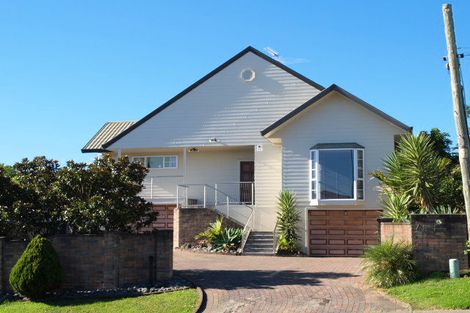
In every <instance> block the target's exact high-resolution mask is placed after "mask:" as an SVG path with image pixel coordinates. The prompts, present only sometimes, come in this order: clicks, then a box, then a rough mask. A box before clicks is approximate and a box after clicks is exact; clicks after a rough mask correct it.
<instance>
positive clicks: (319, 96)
mask: <svg viewBox="0 0 470 313" xmlns="http://www.w3.org/2000/svg"><path fill="white" fill-rule="evenodd" d="M333 91H335V92H338V93H339V94H341V95H343V96H345V97H346V98H349V99H351V100H353V101H355V102H357V103H358V104H360V105H362V106H363V107H364V108H366V109H368V110H370V111H372V112H374V113H375V114H377V115H379V116H381V117H382V118H384V119H385V120H387V121H388V122H390V123H392V124H394V125H395V126H398V127H400V128H402V129H404V130H406V131H412V129H413V128H412V127H411V126H408V125H406V124H404V123H402V122H400V121H399V120H397V119H395V118H393V117H391V116H390V115H388V114H386V113H384V112H382V111H381V110H379V109H377V108H376V107H374V106H373V105H371V104H369V103H367V102H365V101H364V100H362V99H360V98H358V97H356V96H355V95H353V94H352V93H350V92H348V91H346V90H344V89H343V88H341V87H339V86H338V85H336V84H332V85H331V86H329V87H328V88H326V89H324V90H322V91H321V92H320V93H319V94H317V95H316V96H315V97H313V98H312V99H310V100H308V101H307V102H305V103H304V104H302V105H301V106H300V107H298V108H297V109H295V110H293V111H291V112H290V113H288V114H287V115H286V116H284V117H283V118H281V119H279V120H278V121H276V122H274V123H273V124H271V125H270V126H268V127H266V128H265V129H264V130H262V131H261V135H262V136H266V135H268V134H269V133H271V132H273V131H275V130H276V129H277V128H278V127H279V126H281V125H283V124H284V123H286V122H287V121H289V120H290V119H292V118H293V117H295V116H296V115H298V114H300V113H301V112H303V111H304V110H306V109H307V108H309V107H310V106H311V105H313V104H315V103H317V102H318V101H320V100H321V99H323V98H324V97H325V96H327V95H329V94H330V93H331V92H333Z"/></svg>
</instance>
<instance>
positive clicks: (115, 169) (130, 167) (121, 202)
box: [0, 156, 157, 238]
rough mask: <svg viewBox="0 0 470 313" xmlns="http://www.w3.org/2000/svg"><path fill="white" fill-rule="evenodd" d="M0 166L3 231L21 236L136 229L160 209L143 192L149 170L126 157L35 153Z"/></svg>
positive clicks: (151, 218)
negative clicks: (85, 158) (9, 168)
mask: <svg viewBox="0 0 470 313" xmlns="http://www.w3.org/2000/svg"><path fill="white" fill-rule="evenodd" d="M14 171H15V175H14V176H13V177H11V175H7V174H6V172H5V170H4V169H2V168H0V233H1V234H2V235H7V236H12V237H17V238H32V237H33V236H34V235H37V234H43V235H52V234H60V233H66V232H69V233H70V232H72V233H97V232H102V231H134V230H137V229H139V228H141V227H142V226H146V225H149V224H150V223H152V222H153V221H154V220H155V218H156V216H157V214H156V212H154V211H153V209H152V205H151V203H149V202H147V201H145V200H144V199H143V198H141V197H140V196H139V195H138V194H139V193H140V192H141V191H142V188H143V184H142V183H143V180H144V178H145V175H146V173H147V169H146V168H144V167H142V166H141V165H140V164H138V163H131V162H129V160H128V158H126V157H124V158H121V159H119V160H118V161H116V160H114V159H113V158H111V157H109V156H106V157H103V158H98V159H96V160H95V161H94V162H93V163H91V164H89V165H88V164H85V163H75V162H73V161H69V162H68V163H67V166H65V167H63V168H61V167H60V166H59V163H58V162H57V161H55V160H49V159H46V158H45V157H36V158H34V159H33V160H31V161H30V160H28V159H24V160H23V161H22V162H20V163H16V164H15V166H14Z"/></svg>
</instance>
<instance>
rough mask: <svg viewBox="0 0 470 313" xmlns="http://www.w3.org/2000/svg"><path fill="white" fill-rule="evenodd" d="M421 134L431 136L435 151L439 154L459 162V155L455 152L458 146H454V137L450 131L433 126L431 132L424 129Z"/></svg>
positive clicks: (455, 162) (456, 162)
mask: <svg viewBox="0 0 470 313" xmlns="http://www.w3.org/2000/svg"><path fill="white" fill-rule="evenodd" d="M420 134H424V135H426V136H428V137H429V139H430V140H431V142H432V147H433V149H434V151H436V153H437V154H438V155H439V156H441V157H443V158H447V159H449V160H451V161H452V163H453V164H458V163H459V156H458V154H457V153H456V152H455V149H456V147H453V146H452V139H450V135H449V133H447V132H443V131H441V130H440V129H439V128H433V129H431V131H429V132H427V131H422V132H421V133H420Z"/></svg>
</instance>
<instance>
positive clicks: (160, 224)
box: [140, 204, 176, 232]
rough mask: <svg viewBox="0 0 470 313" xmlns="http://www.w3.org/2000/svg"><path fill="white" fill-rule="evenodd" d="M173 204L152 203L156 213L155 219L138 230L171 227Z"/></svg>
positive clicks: (145, 230)
mask: <svg viewBox="0 0 470 313" xmlns="http://www.w3.org/2000/svg"><path fill="white" fill-rule="evenodd" d="M175 207H176V205H175V204H154V205H153V210H154V211H155V212H157V213H158V217H157V219H156V220H155V221H154V222H153V223H152V224H150V225H149V226H147V227H143V228H142V229H141V230H140V231H141V232H147V231H153V230H155V229H157V230H168V229H173V214H174V210H175Z"/></svg>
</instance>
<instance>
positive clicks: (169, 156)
mask: <svg viewBox="0 0 470 313" xmlns="http://www.w3.org/2000/svg"><path fill="white" fill-rule="evenodd" d="M158 157H161V158H163V167H160V168H158V167H148V158H158ZM139 158H144V166H145V167H146V168H148V169H152V170H173V169H177V168H178V156H177V155H166V154H164V155H136V156H133V157H132V162H134V159H139ZM165 158H175V160H176V162H175V166H174V167H173V166H165Z"/></svg>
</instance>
